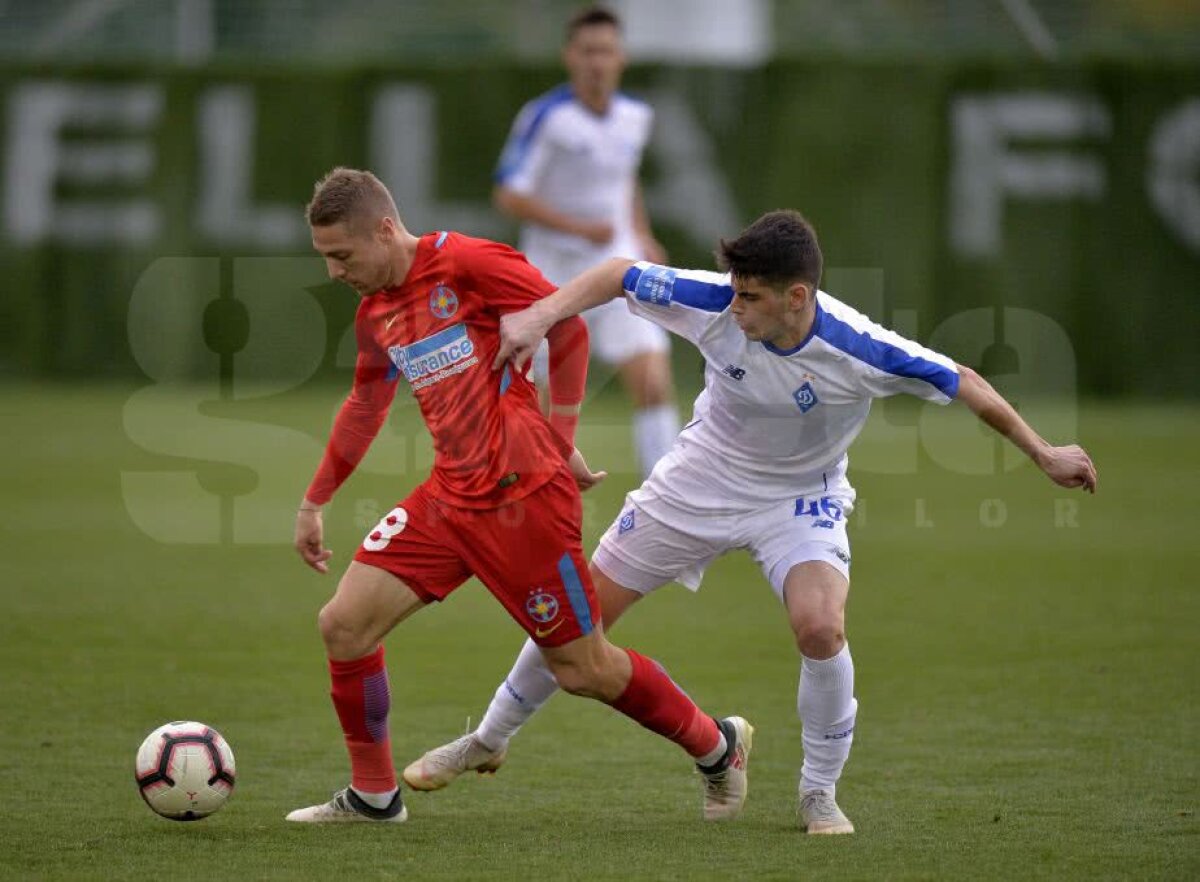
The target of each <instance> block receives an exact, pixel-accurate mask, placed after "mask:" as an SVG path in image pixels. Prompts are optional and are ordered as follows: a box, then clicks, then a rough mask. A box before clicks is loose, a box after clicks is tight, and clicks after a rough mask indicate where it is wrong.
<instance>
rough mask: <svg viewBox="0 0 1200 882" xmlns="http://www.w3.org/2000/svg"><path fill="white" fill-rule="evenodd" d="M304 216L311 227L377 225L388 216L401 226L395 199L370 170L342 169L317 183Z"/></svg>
mask: <svg viewBox="0 0 1200 882" xmlns="http://www.w3.org/2000/svg"><path fill="white" fill-rule="evenodd" d="M304 216H305V218H306V219H307V220H308V225H309V226H310V227H331V226H333V225H334V224H340V223H344V224H347V225H348V226H356V225H359V224H362V223H367V224H374V223H375V222H377V221H379V220H380V219H381V218H384V217H390V218H391V219H392V220H394V221H396V223H400V213H399V212H398V211H397V210H396V203H395V200H393V199H392V194H391V193H389V192H388V188H387V187H385V186H384V185H383V181H381V180H379V178H377V177H375V175H373V174H371V173H370V172H369V171H362V170H361V169H357V168H343V167H341V166H338V167H337V168H335V169H333V171H331V172H329V174H327V175H325V177H323V178H321V180H319V181H317V183H316V185H315V186H314V187H313V196H312V200H311V201H310V202H309V203H308V206H307V207H306V208H305V209H304Z"/></svg>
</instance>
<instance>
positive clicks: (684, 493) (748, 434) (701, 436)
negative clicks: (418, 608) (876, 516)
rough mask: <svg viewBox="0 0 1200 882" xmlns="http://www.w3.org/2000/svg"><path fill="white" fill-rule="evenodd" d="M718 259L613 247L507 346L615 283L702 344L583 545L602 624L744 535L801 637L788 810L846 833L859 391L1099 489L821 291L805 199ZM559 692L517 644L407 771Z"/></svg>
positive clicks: (864, 399)
mask: <svg viewBox="0 0 1200 882" xmlns="http://www.w3.org/2000/svg"><path fill="white" fill-rule="evenodd" d="M721 257H722V262H723V263H724V264H725V265H726V266H727V267H728V269H729V273H727V274H724V275H721V274H717V273H712V272H700V271H694V270H679V269H672V268H669V267H665V266H658V265H655V264H649V263H645V262H638V263H635V262H633V261H630V260H621V259H613V260H609V261H607V262H605V263H604V264H602V265H601V266H598V267H596V268H594V269H592V270H589V271H588V272H586V273H584V274H583V275H582V276H580V277H579V278H578V279H576V280H574V281H573V282H571V283H570V284H567V285H564V286H563V287H562V288H560V289H559V291H557V292H556V293H555V294H552V295H551V296H550V297H548V298H546V299H545V300H543V301H540V302H539V303H538V304H537V305H535V306H533V307H530V308H529V309H527V310H525V311H524V312H521V313H514V314H512V315H509V316H506V317H505V319H504V324H503V326H502V330H501V336H502V345H501V349H500V356H501V357H503V356H504V355H506V354H507V353H512V358H513V361H514V363H516V364H518V366H519V364H520V363H521V362H523V361H524V360H525V359H527V358H528V357H529V354H530V352H531V351H532V350H531V347H533V346H536V345H537V343H538V342H539V341H540V339H541V337H542V335H543V334H544V333H545V332H546V330H547V329H548V328H550V327H551V326H552V325H553V324H554V322H556V321H558V320H560V319H561V318H563V317H565V316H569V315H574V314H575V313H577V312H578V311H579V310H581V309H585V308H587V307H588V306H590V305H591V304H593V303H596V302H600V301H602V300H610V299H614V298H615V297H618V296H620V295H621V294H622V293H623V294H624V298H625V300H626V302H627V303H628V305H629V308H630V309H631V310H634V311H636V312H638V313H640V314H641V315H645V316H647V317H649V318H651V319H652V320H653V321H655V322H657V323H659V324H660V325H662V326H663V327H666V328H669V329H670V330H672V331H674V332H675V333H677V334H679V335H680V336H683V337H685V338H687V339H688V340H690V341H691V342H692V343H694V344H695V345H696V347H697V348H698V349H699V350H700V352H701V353H702V354H703V356H704V360H705V365H706V366H705V386H704V390H703V391H702V392H701V393H700V396H699V397H698V398H697V399H696V405H695V413H694V416H693V419H692V421H691V422H690V423H688V424H687V425H686V426H685V427H684V429H683V432H682V433H681V434H680V436H679V439H678V441H677V442H676V444H675V446H674V448H673V449H672V450H671V452H670V453H669V454H668V455H667V456H666V457H664V458H663V459H662V460H661V461H660V462H659V464H658V465H657V466H656V467H655V469H654V472H653V473H652V474H651V476H650V477H649V479H647V480H646V482H645V483H644V484H642V486H641V487H640V488H638V489H637V490H634V491H633V492H632V493H630V494H629V495H628V496H627V497H626V501H625V505H624V507H623V509H622V511H621V513H620V515H619V516H618V517H617V519H616V521H614V523H613V524H612V525H611V526H610V527H609V528H608V531H607V532H606V533H605V534H604V536H603V537H602V538H601V540H600V545H599V547H598V548H597V550H596V552H595V554H594V555H593V556H592V561H591V572H592V575H593V580H594V581H595V584H596V588H597V592H598V594H599V595H600V603H601V608H602V613H603V619H604V623H605V625H606V626H611V625H612V623H613V621H614V620H615V619H616V618H617V617H618V616H620V615H621V613H623V612H624V611H625V610H626V609H627V608H628V607H629V606H630V604H632V603H634V602H635V601H637V600H639V599H641V598H642V597H643V596H645V595H646V594H649V593H650V592H652V591H654V590H656V589H657V588H659V587H661V586H662V585H664V584H666V583H668V582H671V581H678V582H681V583H683V584H684V585H686V586H688V587H689V588H692V589H693V590H694V589H696V588H697V587H699V584H700V579H701V577H702V575H703V573H704V570H705V568H706V567H707V566H708V564H709V563H711V562H712V560H713V559H714V558H716V557H717V556H719V555H721V554H724V553H725V552H727V551H731V550H734V549H739V548H744V549H747V550H748V551H749V552H750V553H751V554H752V555H753V557H754V559H755V560H756V561H757V563H758V564H759V566H760V567H761V568H762V572H763V575H764V576H766V578H767V581H768V582H769V583H770V584H771V587H772V588H773V589H774V591H775V594H776V596H778V597H779V598H780V600H781V601H783V604H784V609H785V611H786V613H787V616H788V619H789V621H790V623H791V626H792V630H793V632H794V633H795V636H796V642H797V645H798V647H799V650H800V654H801V663H800V687H799V692H798V698H797V711H798V713H799V716H800V720H801V723H802V726H803V732H802V736H801V740H802V743H803V748H804V762H803V765H802V767H801V772H800V817H801V824H802V826H803V827H804V828H805V829H806V830H807V831H808V832H809V833H852V832H853V831H854V827H853V825H852V824H851V823H850V821H849V819H847V817H846V816H845V814H843V813H842V811H841V809H840V808H839V807H838V805H837V802H836V798H835V796H836V785H837V781H838V778H839V777H840V775H841V772H842V767H843V766H844V765H845V763H846V759H847V758H848V756H849V753H850V746H851V744H852V743H853V740H854V723H855V714H856V711H857V707H858V704H857V701H856V700H855V698H854V664H853V662H852V660H851V657H850V648H849V645H848V644H847V642H846V638H845V604H846V597H847V594H848V592H849V587H850V586H849V573H850V545H849V541H848V539H847V535H846V518H847V516H848V515H849V513H850V511H851V510H852V508H853V505H854V488H853V487H852V486H851V485H850V482H849V481H848V479H847V475H846V468H847V456H846V452H847V449H848V448H849V447H850V444H851V442H853V440H854V439H855V437H857V435H858V433H859V432H860V431H861V430H862V427H863V424H864V423H865V422H866V419H867V413H868V411H869V410H870V406H871V401H872V400H873V399H875V398H880V397H884V396H888V395H895V394H898V393H908V394H911V395H916V396H919V397H921V398H924V399H926V400H928V401H934V402H937V403H939V404H948V403H950V402H951V401H954V400H956V399H957V400H960V401H962V402H963V403H964V404H965V405H966V406H967V407H969V408H970V409H971V410H972V411H973V412H974V413H975V414H976V415H977V416H979V418H980V419H982V420H983V421H984V422H985V423H987V424H988V425H989V426H991V427H992V428H993V429H995V430H996V431H998V432H1000V433H1001V434H1002V435H1004V436H1005V437H1006V438H1008V439H1009V440H1010V441H1012V443H1013V444H1015V445H1016V446H1017V447H1019V448H1020V449H1021V450H1022V451H1024V452H1025V453H1026V454H1027V455H1028V456H1029V457H1030V459H1032V460H1033V461H1034V462H1035V463H1036V464H1037V465H1038V467H1039V468H1040V469H1041V470H1042V471H1043V472H1044V473H1045V474H1046V475H1047V476H1048V477H1049V478H1050V479H1051V480H1052V481H1054V482H1055V483H1056V484H1059V485H1061V486H1064V487H1082V488H1084V489H1086V490H1088V491H1091V492H1094V491H1095V488H1096V470H1095V467H1094V466H1093V465H1092V462H1091V460H1090V458H1089V457H1088V455H1087V453H1086V452H1085V451H1084V450H1083V449H1082V448H1080V447H1078V446H1075V445H1070V446H1066V447H1054V446H1051V445H1050V444H1048V443H1047V442H1046V441H1044V440H1043V439H1042V438H1040V437H1039V436H1038V435H1037V433H1036V432H1034V431H1033V429H1031V428H1030V427H1029V425H1028V424H1026V422H1025V421H1024V420H1023V419H1022V418H1021V417H1020V416H1019V415H1018V414H1017V412H1016V411H1015V410H1014V409H1013V408H1012V406H1011V405H1010V404H1009V403H1008V402H1006V401H1005V400H1004V399H1003V398H1002V397H1001V396H1000V395H999V393H997V392H996V391H995V390H994V389H993V388H992V387H991V385H990V384H989V383H988V382H987V381H986V380H984V379H983V378H982V377H980V376H979V375H978V374H977V373H975V372H974V371H973V370H971V369H970V368H968V367H965V366H963V365H959V364H956V363H955V362H954V361H952V360H951V359H949V358H947V357H946V356H944V355H942V354H940V353H937V352H934V351H932V350H930V349H927V348H925V347H923V346H921V345H919V344H917V343H914V342H912V341H910V340H906V339H904V338H903V337H901V336H900V335H898V334H896V333H894V332H892V331H890V330H887V329H886V328H883V327H881V326H880V325H878V324H875V323H874V322H872V321H871V320H870V319H868V318H867V317H866V316H864V315H863V314H862V313H860V312H858V311H856V310H854V309H852V308H851V307H849V306H847V305H846V304H844V303H842V302H840V301H838V300H836V299H835V298H833V297H831V296H830V295H829V294H826V293H825V292H823V291H820V290H819V289H818V283H819V280H820V277H821V263H822V259H821V252H820V248H819V246H818V243H817V239H816V235H815V233H814V232H813V230H812V228H811V227H810V226H809V225H808V223H807V222H806V221H805V220H804V219H803V218H802V217H801V216H800V215H799V214H797V213H795V212H791V211H777V212H771V213H770V214H767V215H764V216H763V217H761V218H759V219H758V220H757V221H755V222H754V223H753V224H752V225H751V226H750V227H749V228H747V229H746V230H745V231H743V232H742V234H741V235H740V236H738V237H737V238H736V239H733V240H732V241H723V242H722V243H721ZM553 691H554V679H553V677H552V676H551V675H550V674H549V672H548V670H547V669H546V667H545V665H544V663H543V662H542V661H541V658H540V655H539V653H538V651H537V647H536V646H534V645H533V644H532V643H526V645H525V647H524V648H523V649H522V651H521V654H520V656H519V657H518V660H517V664H516V666H515V667H514V668H513V670H512V671H511V672H510V673H509V675H508V677H507V678H506V679H505V681H504V683H502V684H501V685H500V687H499V688H498V689H497V690H496V695H495V697H494V698H493V700H492V703H491V705H490V706H489V707H488V710H487V714H486V715H485V717H484V719H483V721H482V722H481V724H480V726H479V728H478V729H477V730H476V731H475V732H474V733H471V734H468V735H464V736H463V737H462V738H460V739H458V740H457V741H454V742H451V743H450V744H448V745H446V746H444V747H442V748H437V749H435V750H433V751H430V752H429V753H427V754H426V755H425V756H423V757H422V758H421V759H419V760H417V761H416V762H414V763H413V764H411V765H410V766H409V767H408V769H406V770H405V773H404V778H405V780H406V781H408V782H409V783H410V784H411V785H412V786H414V787H418V788H419V789H426V790H432V789H437V788H439V787H444V786H445V785H446V784H448V783H450V781H452V780H454V778H455V777H457V775H459V774H461V773H462V772H463V771H467V770H469V769H480V768H482V767H483V766H484V765H485V764H486V765H487V768H488V769H489V770H494V769H495V768H496V767H497V766H498V765H499V763H500V762H502V761H503V759H504V756H505V754H506V752H507V745H508V740H509V739H510V738H511V737H512V735H513V734H514V733H515V732H516V730H517V729H518V728H520V726H521V725H522V724H523V723H524V722H525V720H527V719H528V718H529V717H530V716H531V715H532V714H533V712H534V711H536V709H537V708H538V707H539V706H540V705H541V704H542V703H543V702H545V700H546V699H547V698H548V697H549V695H550V694H552V693H553Z"/></svg>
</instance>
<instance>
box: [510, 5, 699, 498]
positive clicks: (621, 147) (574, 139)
mask: <svg viewBox="0 0 1200 882" xmlns="http://www.w3.org/2000/svg"><path fill="white" fill-rule="evenodd" d="M566 37H567V39H566V44H565V46H564V47H563V63H564V65H565V66H566V68H567V72H568V75H569V79H570V82H569V83H567V84H565V85H562V86H559V87H558V88H556V89H553V90H551V91H550V92H547V93H546V94H545V95H542V96H540V97H538V98H535V99H534V100H532V101H530V102H529V103H528V104H526V105H525V106H524V107H523V108H522V109H521V112H520V113H519V114H518V116H517V118H516V121H515V122H514V123H513V127H512V132H511V134H510V135H509V138H508V142H507V143H506V144H505V147H504V152H503V154H502V155H501V157H500V163H499V166H498V168H497V170H496V175H495V178H496V187H495V192H494V202H495V204H496V207H497V208H499V209H500V210H501V211H502V212H504V213H505V214H507V215H509V216H511V217H514V218H516V219H517V220H519V221H521V240H520V249H521V251H523V252H524V253H525V255H526V256H527V257H528V258H529V261H530V263H532V264H533V265H534V266H536V267H537V268H538V269H540V270H541V271H542V275H544V276H545V277H546V278H547V279H549V280H550V281H551V282H553V283H554V284H556V285H562V284H564V283H566V282H568V281H569V280H571V279H573V278H574V277H575V276H577V275H579V274H580V273H581V272H583V271H584V270H586V269H588V268H589V267H593V266H595V265H596V264H598V263H600V262H601V261H603V260H605V259H607V258H609V257H614V256H618V255H629V256H633V257H643V258H646V259H648V260H651V261H655V262H661V261H662V260H664V259H665V253H664V252H663V249H662V246H661V245H659V243H658V242H657V241H656V240H655V238H654V236H653V234H652V233H651V231H650V222H649V219H648V218H647V216H646V211H645V207H644V204H643V202H642V195H641V189H640V187H639V185H638V181H637V174H638V167H639V165H640V164H641V160H642V152H643V151H644V150H645V147H646V142H647V141H648V140H649V138H650V127H651V124H652V122H653V119H654V111H653V110H652V109H651V108H650V106H649V105H648V104H646V103H645V102H643V101H639V100H637V99H635V98H632V97H630V96H628V95H626V94H624V93H622V92H620V91H618V88H619V86H620V82H621V73H622V71H623V70H624V68H625V54H624V51H623V49H622V46H621V25H620V21H619V19H618V18H617V17H616V16H615V15H614V14H613V13H612V12H610V11H609V10H607V9H604V8H601V7H589V8H588V9H584V10H583V11H581V12H579V13H578V14H576V15H575V16H574V17H573V18H572V19H571V20H570V22H569V23H568V24H567V34H566ZM583 317H584V320H585V321H587V323H588V333H589V337H590V341H591V347H592V354H593V355H594V356H595V357H596V358H599V359H600V360H601V361H603V362H605V363H606V364H608V365H609V366H610V367H612V368H613V369H615V370H616V372H617V373H618V375H619V376H620V378H621V382H622V384H623V385H624V387H625V389H626V391H627V393H628V394H629V396H630V399H631V401H632V402H633V406H634V416H633V437H634V448H635V450H636V453H637V457H638V462H639V464H640V466H641V470H642V477H645V476H646V475H647V474H649V472H650V469H651V468H653V467H654V463H656V462H657V461H658V460H659V458H660V457H662V456H663V455H664V454H665V453H666V452H667V451H668V450H670V449H671V445H672V444H673V443H674V442H675V436H676V435H677V434H679V416H678V414H677V412H676V408H675V402H674V392H673V389H672V382H671V362H670V341H669V338H668V335H667V334H666V333H665V332H664V331H663V330H662V329H661V328H659V327H658V326H657V325H655V324H653V323H651V322H648V321H646V320H644V319H642V318H639V317H638V316H636V315H634V314H633V313H631V312H630V311H629V310H627V309H625V308H624V307H623V306H622V305H621V304H619V303H606V304H601V305H598V306H596V307H594V308H593V309H590V310H588V311H587V312H585V313H584V314H583ZM544 358H545V349H544V348H543V350H542V351H541V353H540V354H539V356H538V358H537V364H536V365H535V369H534V373H535V376H537V377H539V378H541V377H545V376H546V366H545V364H544ZM543 385H544V383H543ZM550 406H551V408H552V409H553V408H555V407H562V406H564V405H561V404H560V403H557V402H554V401H551V402H550Z"/></svg>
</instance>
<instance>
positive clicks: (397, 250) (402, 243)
mask: <svg viewBox="0 0 1200 882" xmlns="http://www.w3.org/2000/svg"><path fill="white" fill-rule="evenodd" d="M420 242H421V240H420V239H418V238H417V237H416V236H414V235H412V234H411V233H410V232H408V230H401V231H400V232H399V233H398V235H397V239H396V243H395V246H394V248H393V253H392V272H391V276H390V278H389V279H388V284H387V287H388V288H399V287H400V286H401V285H403V284H404V281H405V279H407V278H408V271H409V270H411V269H412V265H413V263H414V262H415V261H416V259H417V246H418V245H419V244H420Z"/></svg>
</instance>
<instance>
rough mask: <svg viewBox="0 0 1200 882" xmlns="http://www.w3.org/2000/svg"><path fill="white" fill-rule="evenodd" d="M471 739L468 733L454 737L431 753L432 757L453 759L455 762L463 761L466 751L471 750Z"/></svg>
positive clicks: (464, 760)
mask: <svg viewBox="0 0 1200 882" xmlns="http://www.w3.org/2000/svg"><path fill="white" fill-rule="evenodd" d="M471 743H472V739H471V736H470V735H464V736H462V737H461V738H455V739H454V740H453V741H451V742H450V743H449V744H447V745H445V746H444V747H439V748H438V749H437V750H435V751H434V752H433V754H432V758H433V759H438V760H453V761H454V762H455V763H456V764H460V763H465V762H466V758H467V753H468V752H469V751H470V750H471Z"/></svg>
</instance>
